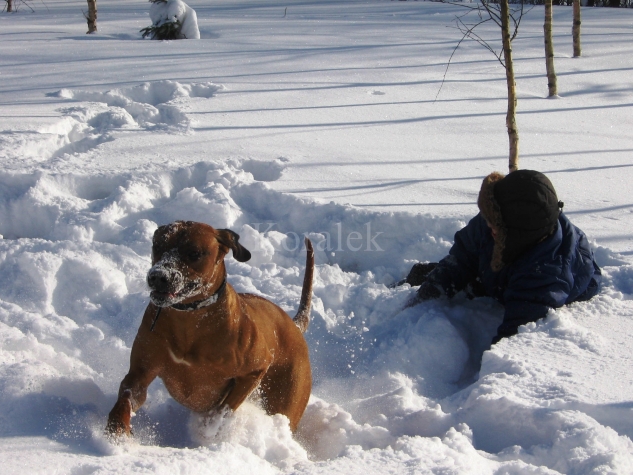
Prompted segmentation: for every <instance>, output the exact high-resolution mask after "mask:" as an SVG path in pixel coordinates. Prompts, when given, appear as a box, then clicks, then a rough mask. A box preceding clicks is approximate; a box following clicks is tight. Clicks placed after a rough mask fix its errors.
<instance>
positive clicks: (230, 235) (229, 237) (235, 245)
mask: <svg viewBox="0 0 633 475" xmlns="http://www.w3.org/2000/svg"><path fill="white" fill-rule="evenodd" d="M216 231H217V236H218V241H219V242H220V244H222V245H224V246H226V247H228V248H230V249H231V250H232V251H233V257H234V258H235V259H236V260H238V261H240V262H246V261H248V260H250V258H251V253H250V251H249V250H248V249H246V248H245V247H244V246H242V245H241V244H240V242H239V241H240V236H239V235H238V234H237V233H236V232H234V231H231V230H230V229H217V230H216Z"/></svg>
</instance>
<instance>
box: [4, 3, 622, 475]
mask: <svg viewBox="0 0 633 475" xmlns="http://www.w3.org/2000/svg"><path fill="white" fill-rule="evenodd" d="M189 3H190V4H191V6H192V7H193V8H195V10H196V11H197V12H198V24H199V27H200V38H201V39H200V41H196V42H188V41H173V42H150V41H141V40H140V34H139V33H138V32H139V30H140V29H141V28H143V27H144V26H146V25H147V22H148V17H147V11H148V5H147V2H146V1H141V0H125V1H124V0H111V1H108V2H104V3H103V4H99V24H98V26H99V31H98V33H97V34H95V35H85V34H84V31H85V20H84V18H83V16H82V11H81V6H80V5H79V4H77V3H75V2H69V1H62V0H48V1H47V2H45V4H37V3H35V2H34V3H33V7H34V8H35V13H30V12H29V11H28V9H25V8H21V9H20V10H19V12H18V13H15V14H7V13H1V14H0V31H1V32H2V41H1V42H0V162H1V163H2V170H1V171H0V234H2V236H3V239H0V401H1V404H0V459H1V460H2V465H1V466H2V473H6V474H24V473H29V474H106V473H117V474H127V473H153V474H163V473H164V474H191V473H196V474H198V473H214V474H232V475H234V474H246V473H248V474H251V473H257V474H279V473H284V474H306V475H308V474H309V475H315V474H326V473H327V474H329V473H345V474H363V475H371V474H387V473H394V474H395V473H398V474H400V473H410V474H418V473H419V474H443V475H444V474H491V475H492V474H498V475H501V474H507V475H519V474H539V475H544V474H574V475H588V474H630V473H633V443H632V442H631V437H633V352H632V347H633V343H632V342H633V299H632V296H633V264H632V259H631V256H632V255H633V203H632V200H631V196H632V195H631V192H630V187H631V185H630V184H631V182H632V180H633V161H632V159H631V157H632V154H633V114H632V108H633V87H632V85H631V72H632V71H633V10H631V9H612V8H593V9H592V8H585V9H583V12H582V13H583V23H582V28H583V56H582V57H581V58H575V59H574V58H572V57H571V52H572V47H571V35H570V29H571V8H569V7H555V8H554V13H555V14H554V24H555V27H554V33H555V37H554V43H555V49H556V70H557V72H558V85H559V96H560V97H559V98H557V99H546V96H547V79H546V77H545V71H544V69H545V67H544V59H543V39H542V21H543V20H542V17H543V10H542V7H535V8H533V9H532V10H530V11H529V13H528V14H527V16H526V17H525V18H524V19H523V22H522V23H521V27H520V32H519V36H518V37H517V39H516V40H515V43H514V54H515V60H516V65H515V66H516V73H517V88H518V94H519V100H518V104H519V114H518V125H519V132H520V136H521V163H520V166H521V167H522V168H531V169H537V170H540V171H543V172H545V173H546V174H548V176H549V177H550V178H551V179H552V181H553V183H554V185H555V186H556V188H557V191H558V194H559V198H560V199H561V200H563V201H564V202H565V211H566V213H567V214H568V216H569V217H570V218H571V219H572V221H573V222H574V223H575V224H576V225H578V226H579V227H581V228H582V229H583V230H584V231H585V232H586V233H587V234H588V236H589V238H590V240H591V242H592V244H593V246H594V248H595V251H596V255H597V259H598V262H599V264H600V265H601V266H603V270H604V276H605V285H604V289H603V291H602V292H601V294H600V295H599V296H597V297H596V298H594V299H593V300H591V301H589V302H582V303H576V304H573V305H570V306H568V307H565V308H562V309H559V310H557V311H551V312H550V314H549V315H548V317H547V318H546V319H544V320H543V321H540V322H538V323H536V324H530V325H527V326H525V327H521V329H520V333H519V334H518V335H517V336H515V337H512V338H509V339H506V340H503V341H502V342H500V343H499V344H497V345H495V346H494V347H493V348H490V346H489V342H490V339H491V338H492V336H493V335H494V334H495V329H496V327H497V325H498V324H499V322H500V320H501V318H502V314H503V309H502V307H501V306H500V305H499V304H497V303H496V302H494V301H493V300H491V299H488V298H480V299H474V300H468V299H467V298H466V297H465V296H463V295H458V296H457V297H456V298H454V299H453V300H451V301H448V300H437V301H431V302H426V303H423V304H420V305H418V306H416V307H414V308H409V309H406V310H403V306H404V303H405V302H406V301H407V299H408V298H409V297H410V296H411V295H412V292H414V289H411V288H409V287H408V286H407V285H405V286H402V287H397V288H390V287H389V285H390V284H392V283H393V282H394V281H396V280H398V279H400V278H401V277H402V276H404V275H405V274H406V272H407V271H408V269H409V268H410V267H411V265H412V263H414V262H417V261H436V260H438V259H440V258H441V257H443V256H444V255H445V254H446V252H447V251H448V249H449V248H450V245H451V243H452V239H453V234H454V233H455V231H457V230H458V229H460V228H461V227H462V226H464V225H465V223H466V222H467V221H468V219H469V218H470V217H472V216H473V215H474V214H475V213H476V210H477V208H476V204H475V202H476V197H477V192H478V190H479V186H480V183H481V180H482V178H483V177H484V176H485V175H487V174H488V173H490V172H492V171H494V170H499V171H505V170H506V169H507V135H506V131H505V109H506V99H505V93H506V92H505V90H506V85H505V75H504V72H503V68H502V66H501V65H500V64H499V63H498V62H497V61H496V60H495V58H494V57H493V56H492V55H491V54H490V53H489V52H487V51H485V50H484V49H483V48H481V47H480V46H478V45H476V44H474V43H468V42H466V43H463V44H462V45H461V46H460V48H459V49H458V50H457V52H456V53H455V56H454V57H453V59H452V64H451V66H450V68H449V69H448V72H446V63H447V61H448V58H449V57H450V55H451V53H452V51H453V48H454V47H455V45H456V44H457V42H458V41H459V39H460V34H459V32H458V31H457V30H455V29H454V28H451V26H452V25H453V21H454V18H455V15H457V14H461V13H463V11H462V10H461V9H460V8H459V7H454V6H450V5H442V4H436V3H427V2H413V1H408V2H390V1H386V0H346V1H340V0H337V1H334V0H288V1H286V2H281V3H278V2H275V1H264V0H238V1H236V0H214V1H213V2H209V1H202V0H195V1H194V0H192V1H191V2H189ZM479 31H480V33H481V35H483V37H484V38H486V39H488V40H489V41H491V44H493V46H495V47H496V48H498V46H499V40H498V38H499V32H498V31H497V30H496V29H495V28H494V27H493V25H483V26H482V27H481V29H480V30H479ZM445 72H446V80H445V82H444V84H443V86H442V88H441V91H440V92H439V95H438V91H439V90H440V85H441V83H442V79H443V77H444V75H445ZM436 96H437V97H436ZM179 219H185V220H197V221H203V222H206V223H209V224H211V225H213V226H215V227H218V228H223V227H228V228H231V229H233V230H234V231H236V232H237V233H239V234H240V235H241V242H242V243H243V244H244V245H245V247H247V248H248V249H250V250H251V252H252V254H253V258H252V259H251V261H249V262H247V263H238V262H237V261H235V260H233V259H231V258H230V256H229V257H227V261H226V262H227V265H228V273H229V282H230V283H231V284H232V285H233V286H234V287H235V288H236V289H237V290H238V291H242V292H254V293H257V294H260V295H262V296H265V297H266V298H269V299H270V300H272V301H273V302H276V303H277V304H278V305H280V306H281V307H282V308H284V309H285V310H287V311H288V312H289V313H290V314H291V315H294V312H295V311H296V308H297V306H298V301H299V298H300V292H301V283H302V278H303V272H304V268H303V266H304V259H305V253H304V250H303V249H302V248H301V246H300V243H301V242H302V239H301V236H302V235H303V234H306V235H307V236H309V237H310V238H311V239H312V240H313V242H314V243H315V246H316V261H317V271H316V275H315V285H314V306H313V311H312V322H311V326H310V329H309V331H308V333H307V334H306V338H307V341H308V345H309V347H310V351H311V361H312V367H313V376H314V387H313V395H312V397H311V400H310V403H309V405H308V408H307V410H306V412H305V415H304V417H303V419H302V421H301V424H300V427H299V430H298V432H297V433H296V434H294V435H293V434H291V432H290V430H289V427H288V421H287V419H285V418H284V417H283V416H280V415H276V416H268V415H266V414H265V413H264V412H263V411H262V410H261V409H260V408H259V406H258V404H257V401H256V400H255V399H254V400H252V401H249V402H247V403H246V404H245V405H243V406H242V407H241V408H240V409H239V410H238V411H236V412H235V413H234V414H230V415H227V416H226V417H224V418H223V419H218V420H217V421H215V423H213V424H208V423H205V422H204V420H203V419H201V418H200V417H199V416H198V415H195V414H190V413H189V411H188V410H186V409H184V408H183V407H181V406H179V405H178V404H177V403H175V402H174V401H173V400H172V399H171V398H170V396H169V394H168V393H167V391H166V390H165V388H164V386H163V384H162V382H160V381H159V380H157V381H155V382H154V383H153V384H152V385H151V386H150V389H149V397H148V400H147V403H146V404H145V406H144V407H143V408H142V409H141V410H139V411H138V413H137V414H136V417H134V419H133V426H134V431H135V435H134V438H133V439H132V440H129V441H126V442H123V443H120V444H112V443H111V442H109V441H108V440H106V439H105V438H104V437H103V428H104V425H105V421H106V416H107V413H108V411H109V410H110V408H111V407H112V405H113V403H114V401H115V399H116V392H117V390H118V385H119V382H120V381H121V379H122V378H123V376H124V375H125V373H126V372H127V368H128V360H129V354H130V347H131V344H132V341H133V339H134V336H135V334H136V329H137V328H138V325H139V323H140V320H141V316H142V313H143V311H144V308H145V306H146V305H147V303H148V300H149V296H148V290H147V288H146V284H145V274H146V272H147V270H148V269H149V267H150V243H151V237H152V234H153V232H154V230H155V229H156V227H157V226H159V225H161V224H166V223H169V222H171V221H174V220H179Z"/></svg>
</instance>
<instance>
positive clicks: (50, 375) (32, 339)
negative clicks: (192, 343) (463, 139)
mask: <svg viewBox="0 0 633 475" xmlns="http://www.w3.org/2000/svg"><path fill="white" fill-rule="evenodd" d="M271 165H273V166H274V164H271ZM277 165H279V164H277ZM257 166H258V165H257V164H253V163H251V162H249V163H244V162H239V161H233V162H229V163H225V164H213V163H200V164H198V165H196V166H194V167H189V168H182V169H177V170H171V171H165V172H162V173H148V174H141V173H138V174H123V175H119V176H103V177H95V176H92V177H86V176H82V175H54V174H45V173H40V174H37V175H14V174H6V173H5V174H3V175H2V176H1V177H0V223H1V227H2V229H0V233H1V234H2V235H3V236H4V239H3V240H2V241H0V332H1V333H2V336H1V338H2V341H3V345H2V349H1V357H0V362H1V364H0V391H1V393H2V398H3V401H4V404H3V406H2V408H1V409H0V411H1V414H0V417H2V420H3V424H2V429H0V430H1V431H2V435H3V436H5V437H8V436H17V435H45V436H48V437H50V438H52V439H54V440H58V441H60V442H63V443H65V444H70V445H71V446H75V447H77V449H76V450H80V449H79V448H80V447H83V449H82V450H89V451H93V452H94V451H96V452H97V453H104V451H105V453H120V452H119V451H120V450H121V449H116V448H112V447H109V446H108V445H107V444H106V443H105V442H104V441H102V440H101V436H100V430H101V426H102V425H103V420H104V415H105V414H106V413H107V411H108V410H109V406H110V405H111V404H112V402H113V400H114V395H115V392H116V389H117V386H118V384H119V381H120V379H121V378H122V376H123V375H124V374H125V372H126V369H127V358H128V356H129V347H130V345H131V342H132V339H133V337H134V335H135V331H136V328H137V326H138V324H139V321H140V316H141V314H142V311H143V309H144V306H145V305H146V302H147V295H146V290H145V285H144V276H145V272H146V270H147V268H148V267H149V250H150V242H151V236H152V233H153V231H154V229H155V228H156V226H157V225H159V224H163V223H167V222H170V221H172V220H175V219H193V220H200V221H205V222H207V223H209V224H212V225H214V226H217V227H230V228H232V229H234V230H235V231H237V232H238V233H239V234H240V235H241V236H242V242H243V243H244V245H245V246H246V247H247V248H249V249H250V250H251V251H252V253H253V259H252V261H251V262H249V263H245V264H242V263H238V262H236V261H233V260H232V259H230V258H229V259H228V261H227V262H228V270H229V280H230V282H231V283H232V284H233V285H234V286H235V287H236V288H237V289H238V290H239V291H246V292H255V293H259V294H262V295H264V296H266V297H268V298H270V299H271V300H273V301H275V302H277V303H279V304H280V305H281V306H282V307H284V308H285V309H287V310H288V311H289V312H290V313H292V312H293V311H294V309H295V308H296V305H297V303H298V300H299V296H300V289H301V279H302V276H303V269H302V263H303V259H304V257H303V255H302V252H301V247H300V245H299V242H300V240H299V235H300V234H302V233H305V234H307V235H308V236H309V237H311V238H312V239H313V241H314V243H315V246H316V249H317V263H318V272H317V277H316V283H315V299H314V312H313V323H312V326H311V328H310V331H309V333H308V335H307V338H308V342H309V345H310V348H311V352H312V354H311V357H312V361H313V367H314V374H315V391H314V396H313V398H312V400H311V402H310V405H309V407H308V410H307V411H306V415H305V417H304V419H303V421H302V423H301V427H300V430H299V433H298V438H297V439H298V440H299V441H300V442H301V445H300V444H299V443H297V441H296V440H295V439H293V438H292V437H291V435H290V432H289V430H288V426H287V422H286V421H285V420H284V418H283V417H280V416H275V417H272V418H271V417H268V416H265V415H264V414H263V413H262V411H261V410H260V409H258V408H257V407H256V406H255V405H253V404H249V405H248V406H246V407H245V408H244V409H243V410H241V411H239V412H238V413H237V414H236V415H235V416H234V417H231V418H229V419H228V420H227V421H225V422H224V423H223V424H221V425H220V426H217V427H206V426H204V425H203V424H202V422H201V421H199V420H198V419H197V418H196V417H195V416H189V415H188V414H187V411H185V410H184V409H182V408H180V407H179V406H178V405H176V404H175V403H174V402H173V401H172V400H171V399H170V398H169V397H168V395H167V394H166V391H165V390H164V388H163V387H162V384H161V383H160V382H156V383H154V384H153V385H152V387H151V389H150V396H149V399H148V403H147V404H146V406H145V408H144V409H143V410H142V411H141V412H140V413H139V415H138V416H137V417H136V418H135V421H134V423H135V427H136V434H137V439H138V440H140V442H141V443H143V444H147V443H150V444H159V445H172V446H176V447H183V446H190V445H193V446H195V445H197V444H202V445H203V446H208V447H211V448H213V450H212V452H204V450H202V449H196V450H197V452H196V453H197V457H202V458H204V457H211V458H214V457H220V455H219V454H218V453H217V451H218V450H219V452H220V453H221V452H222V451H223V450H229V451H235V454H237V453H243V452H244V451H246V452H248V453H249V454H251V455H249V456H248V457H247V459H246V460H247V461H248V462H247V463H252V461H253V460H254V458H255V459H258V460H261V462H258V464H263V465H262V466H265V467H270V465H268V464H272V465H273V466H276V467H278V468H279V469H289V468H291V467H294V469H295V470H298V471H299V472H306V473H308V472H310V471H311V470H312V469H310V468H307V467H310V463H309V462H308V460H309V458H312V459H313V460H325V459H333V461H331V462H328V464H331V465H328V466H329V467H330V468H332V467H340V468H341V469H345V470H351V468H350V467H355V468H354V469H353V470H360V467H362V466H363V464H368V465H370V466H372V467H373V468H372V470H376V464H377V463H378V462H377V460H378V459H385V460H388V464H391V463H395V460H398V461H399V462H398V463H400V462H403V461H405V460H406V461H409V462H407V463H425V464H428V463H430V462H429V460H427V458H428V457H430V459H432V460H435V462H434V463H436V466H441V462H440V459H444V458H446V457H448V458H450V459H451V460H452V461H453V462H452V463H457V464H458V465H459V464H460V463H461V464H463V466H464V467H466V466H469V464H472V463H473V461H474V460H476V461H477V463H478V464H480V466H481V470H482V471H483V472H485V473H488V472H490V473H492V472H491V471H492V470H493V469H494V468H495V467H502V466H503V467H506V469H508V470H510V469H511V468H512V467H515V468H516V470H517V472H516V473H549V472H547V470H545V469H543V470H544V471H543V470H541V469H536V467H538V466H540V465H546V466H548V467H550V468H551V469H553V470H562V471H563V472H569V473H572V472H573V473H594V472H593V470H594V468H595V467H598V466H601V467H611V468H615V467H620V466H622V464H626V463H628V461H629V460H630V457H629V454H630V451H631V448H632V447H631V443H630V440H629V439H628V438H626V437H623V436H622V435H624V434H627V435H630V434H631V425H627V424H620V425H618V424H614V423H613V422H612V421H611V422H610V420H611V419H614V418H615V417H614V412H613V411H617V409H616V408H613V409H612V410H609V408H603V409H602V410H601V411H599V410H597V409H596V410H589V409H587V408H586V407H585V406H583V404H584V405H586V403H587V398H585V397H584V396H583V395H582V394H581V393H582V391H580V392H579V389H578V386H579V383H580V382H579V379H582V378H583V377H584V376H583V374H584V372H585V370H584V369H582V366H583V364H586V363H587V361H595V360H596V359H602V360H603V362H606V361H607V360H608V345H607V343H606V341H605V340H603V339H601V338H600V337H599V336H597V335H596V334H594V333H592V332H591V331H589V330H587V329H585V328H583V327H582V326H580V325H579V324H578V323H577V322H575V318H574V315H577V314H582V315H585V316H587V318H593V317H595V316H596V315H600V313H601V312H604V311H613V309H614V308H620V309H621V311H623V312H630V311H631V307H630V305H629V304H628V303H627V302H629V301H628V300H626V298H629V297H626V295H627V294H630V292H631V280H632V279H631V276H632V275H633V270H632V269H631V266H623V265H619V266H616V267H611V268H607V272H606V273H607V276H608V277H607V279H608V282H609V284H608V285H609V288H608V290H607V292H606V293H605V294H603V295H601V296H600V297H599V298H598V299H595V301H592V302H589V303H586V304H583V305H576V306H574V307H571V308H570V309H563V310H560V311H558V312H556V313H555V314H553V315H552V316H551V317H549V318H548V320H547V321H546V322H543V323H539V324H538V325H532V326H531V327H530V328H528V329H527V330H526V332H525V333H524V334H522V335H520V336H519V337H517V338H515V339H512V340H509V341H507V342H504V343H502V344H501V345H498V348H495V349H494V350H493V351H491V352H487V353H485V354H484V353H483V352H484V350H486V349H487V347H488V346H487V345H488V342H489V341H490V338H491V336H492V335H493V334H494V332H495V328H496V325H497V324H498V323H499V319H500V318H501V314H502V309H501V308H500V306H498V305H497V304H496V303H494V302H493V301H491V300H489V299H478V300H474V301H468V300H467V299H466V298H464V297H457V298H456V299H455V300H454V301H451V302H447V301H436V302H428V303H425V304H423V305H420V306H418V307H415V308H413V309H408V310H406V311H402V310H401V308H402V305H403V303H404V302H405V301H406V299H407V298H408V297H409V295H410V292H411V291H410V289H409V288H408V287H407V286H405V287H400V288H396V289H390V288H388V287H387V285H385V284H390V283H392V282H393V281H394V280H395V279H396V278H398V277H400V276H401V275H402V274H403V273H404V272H406V270H407V269H408V267H409V266H410V264H411V262H412V261H413V260H415V259H419V260H436V259H438V258H439V257H441V256H442V255H443V254H444V253H445V252H446V251H447V248H448V246H449V245H450V242H451V239H452V234H453V233H454V231H455V230H456V229H458V228H459V227H460V226H462V225H463V223H462V222H459V221H455V220H444V219H440V218H434V217H431V216H411V215H408V214H404V213H400V214H399V213H372V212H368V211H362V210H359V209H355V208H350V207H344V206H340V205H336V204H333V203H319V202H315V201H309V200H304V199H298V198H296V197H292V196H288V195H282V194H279V193H276V192H273V191H272V190H270V189H269V188H268V187H267V186H266V185H265V183H263V182H261V181H257V180H255V179H254V177H253V174H252V173H248V172H245V171H244V168H247V169H248V168H251V169H256V168H257ZM255 175H257V173H255ZM260 178H261V176H260ZM368 226H370V228H369V230H368ZM349 236H352V238H351V239H350V240H348V237H349ZM361 244H362V245H361ZM601 252H602V254H604V256H605V258H610V259H612V261H613V262H616V263H617V262H618V261H617V258H615V257H610V254H609V253H608V251H606V250H602V251H601ZM525 348H527V352H526V350H525ZM543 351H546V352H547V351H549V352H550V353H551V361H549V362H548V363H547V365H545V362H546V361H548V358H545V357H543V356H542V354H541V353H542V352H543ZM482 354H483V355H484V357H483V365H482V367H481V372H480V373H479V378H478V379H477V374H478V372H479V361H480V359H481V357H482ZM525 354H528V355H531V357H532V358H531V359H530V358H529V357H528V356H525V357H520V358H518V359H517V355H525ZM563 357H564V358H565V359H566V361H567V362H568V365H566V367H567V372H566V373H565V372H564V371H563V372H561V371H562V370H561V369H560V368H559V367H558V366H559V363H560V361H561V358H563ZM535 363H536V364H535ZM598 366H599V365H598ZM563 373H565V374H563ZM611 427H615V428H616V429H617V430H618V431H620V435H618V433H617V432H616V430H614V429H613V428H611ZM428 437H431V438H428ZM223 444H229V446H230V447H232V448H231V449H227V448H226V446H224V445H223ZM221 447H225V448H224V449H222V448H221ZM579 447H581V448H582V453H580V454H579V453H578V450H579ZM372 449H374V450H372ZM476 449H479V450H482V451H485V452H488V453H489V454H497V453H498V455H495V456H492V455H485V452H477V451H476ZM125 450H127V451H129V450H133V452H134V453H136V454H137V456H140V453H139V452H138V451H141V452H142V451H144V450H146V449H143V448H141V447H137V448H135V449H132V448H128V449H125ZM376 450H377V451H378V452H376ZM113 451H114V452H113ZM203 454H204V457H203ZM438 454H443V455H442V456H441V457H439V456H438ZM572 454H575V455H572ZM438 457H439V458H438ZM416 460H418V462H415V461H416ZM422 460H424V462H422ZM561 460H566V462H565V464H566V465H565V467H562V468H561V467H560V464H561V463H562V462H561ZM598 462H599V463H598ZM385 463H387V462H385ZM306 464H308V465H306ZM378 465H380V464H379V463H378ZM589 466H590V467H593V468H591V469H588V468H586V467H589ZM301 467H303V468H301ZM526 467H533V468H534V470H536V471H527V472H526V471H524V470H527V468H526ZM270 469H271V468H268V469H267V470H270ZM513 469H514V468H513ZM530 470H532V469H530ZM538 470H541V471H540V472H539V471H538ZM227 473H228V472H227ZM507 473H510V472H507ZM620 473H623V472H620Z"/></svg>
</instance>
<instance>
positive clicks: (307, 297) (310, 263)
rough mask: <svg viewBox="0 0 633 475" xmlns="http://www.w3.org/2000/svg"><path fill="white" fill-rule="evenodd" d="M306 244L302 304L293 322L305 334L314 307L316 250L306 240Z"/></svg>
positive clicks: (306, 239)
mask: <svg viewBox="0 0 633 475" xmlns="http://www.w3.org/2000/svg"><path fill="white" fill-rule="evenodd" d="M305 243H306V253H307V254H306V273H305V275H304V277H303V290H302V291H301V303H299V310H297V314H296V315H295V318H293V319H292V320H293V321H294V322H295V324H296V325H297V326H298V327H299V330H301V333H305V331H306V330H307V329H308V325H309V324H310V307H312V276H313V275H314V249H312V242H311V241H310V240H309V239H308V238H305Z"/></svg>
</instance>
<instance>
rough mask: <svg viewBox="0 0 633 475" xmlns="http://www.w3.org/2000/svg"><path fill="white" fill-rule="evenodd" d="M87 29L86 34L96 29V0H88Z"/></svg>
mask: <svg viewBox="0 0 633 475" xmlns="http://www.w3.org/2000/svg"><path fill="white" fill-rule="evenodd" d="M86 20H88V31H87V32H86V33H87V34H90V33H94V32H95V31H97V0H88V15H87V16H86Z"/></svg>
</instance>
